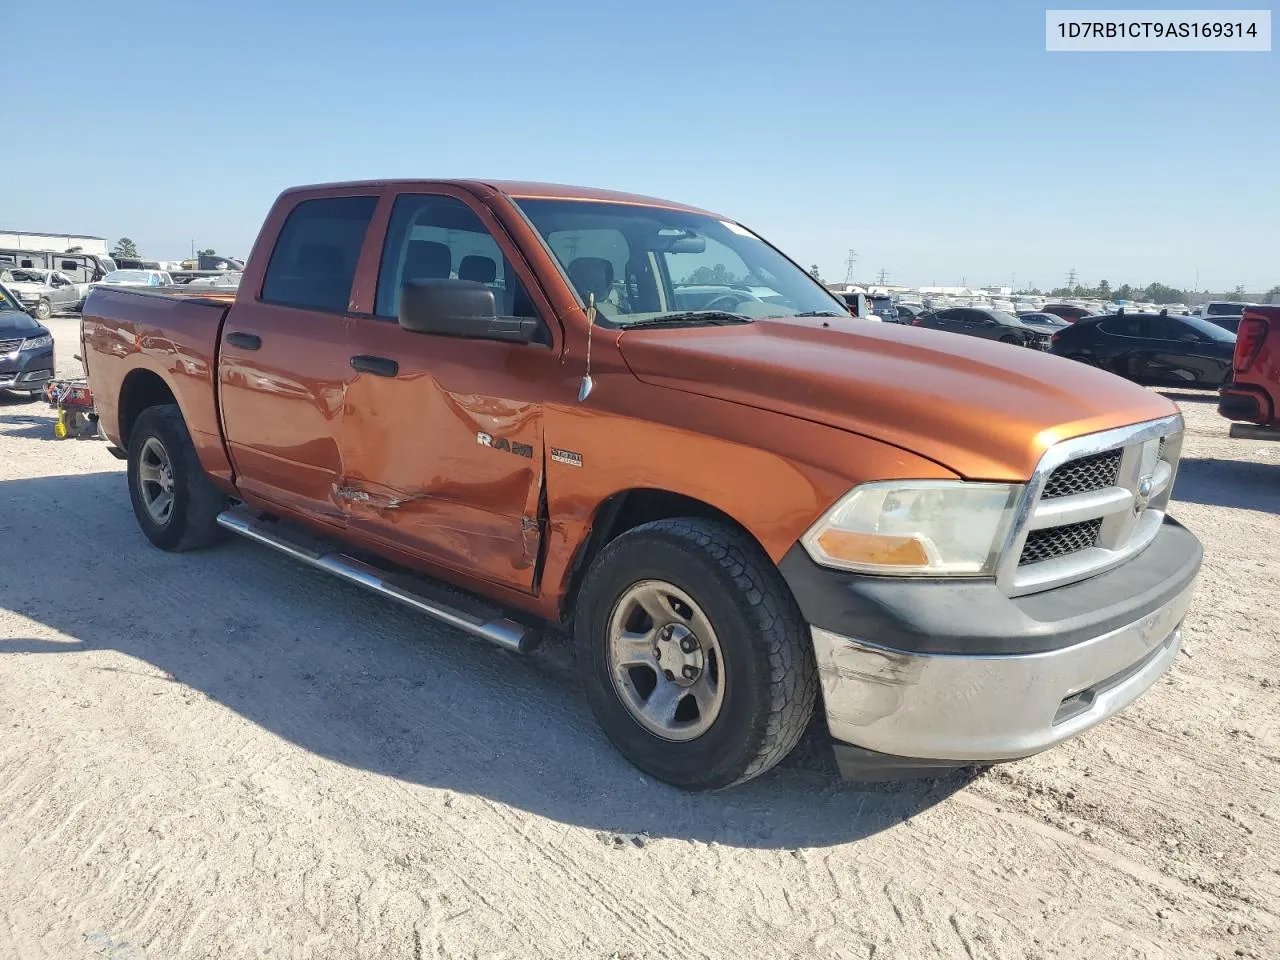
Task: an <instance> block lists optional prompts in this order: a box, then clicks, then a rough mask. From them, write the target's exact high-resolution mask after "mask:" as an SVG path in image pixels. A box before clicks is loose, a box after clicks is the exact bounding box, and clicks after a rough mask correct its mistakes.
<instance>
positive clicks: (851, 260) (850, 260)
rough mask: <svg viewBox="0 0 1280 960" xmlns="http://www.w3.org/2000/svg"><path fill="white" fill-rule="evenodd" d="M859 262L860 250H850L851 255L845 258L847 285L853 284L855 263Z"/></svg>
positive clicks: (845, 279)
mask: <svg viewBox="0 0 1280 960" xmlns="http://www.w3.org/2000/svg"><path fill="white" fill-rule="evenodd" d="M857 262H858V251H857V250H850V251H849V256H847V257H845V260H844V282H845V286H848V287H851V286H853V265H854V264H855V263H857Z"/></svg>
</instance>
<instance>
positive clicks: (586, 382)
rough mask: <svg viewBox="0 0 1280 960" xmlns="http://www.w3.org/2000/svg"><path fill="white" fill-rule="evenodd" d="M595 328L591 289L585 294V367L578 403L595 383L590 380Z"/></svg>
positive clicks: (594, 309) (594, 303)
mask: <svg viewBox="0 0 1280 960" xmlns="http://www.w3.org/2000/svg"><path fill="white" fill-rule="evenodd" d="M595 328H596V295H595V293H594V291H593V292H591V293H588V294H587V368H586V371H585V372H584V373H583V374H582V384H581V385H580V386H579V387H578V402H579V403H581V402H582V401H583V400H585V399H587V397H589V396H591V388H592V387H594V386H595V384H594V383H592V382H591V331H593V330H594V329H595Z"/></svg>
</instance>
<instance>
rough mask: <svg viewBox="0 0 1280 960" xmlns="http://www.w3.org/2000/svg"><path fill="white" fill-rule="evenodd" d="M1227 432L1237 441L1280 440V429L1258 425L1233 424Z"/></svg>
mask: <svg viewBox="0 0 1280 960" xmlns="http://www.w3.org/2000/svg"><path fill="white" fill-rule="evenodd" d="M1227 432H1228V434H1229V435H1230V436H1231V437H1233V438H1234V439H1236V440H1280V428H1276V427H1272V426H1265V427H1264V426H1262V425H1261V424H1257V423H1233V424H1232V425H1231V429H1230V430H1229V431H1227Z"/></svg>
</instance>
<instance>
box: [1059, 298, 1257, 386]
mask: <svg viewBox="0 0 1280 960" xmlns="http://www.w3.org/2000/svg"><path fill="white" fill-rule="evenodd" d="M1235 350H1236V336H1235V334H1234V333H1231V332H1230V331H1228V330H1223V329H1222V327H1219V326H1218V325H1217V324H1213V323H1209V322H1207V321H1205V320H1201V319H1200V318H1199V317H1171V316H1166V315H1164V314H1158V313H1118V314H1111V315H1109V316H1104V317H1086V318H1085V319H1083V320H1077V321H1076V322H1075V323H1073V324H1072V325H1071V326H1070V327H1067V328H1066V329H1065V330H1059V331H1057V332H1056V333H1055V334H1054V336H1053V345H1052V347H1051V351H1050V352H1052V353H1054V354H1055V355H1057V356H1060V357H1067V358H1069V359H1071V360H1079V361H1081V362H1082V363H1088V364H1090V365H1092V366H1095V367H1101V368H1102V369H1103V370H1108V371H1110V372H1111V373H1114V374H1117V375H1119V376H1121V377H1124V378H1125V379H1126V380H1132V381H1134V382H1135V383H1141V384H1146V385H1149V386H1155V387H1203V388H1214V389H1216V388H1217V387H1220V386H1221V385H1222V384H1223V383H1224V382H1225V381H1226V380H1228V379H1230V377H1231V361H1232V358H1233V356H1234V355H1235Z"/></svg>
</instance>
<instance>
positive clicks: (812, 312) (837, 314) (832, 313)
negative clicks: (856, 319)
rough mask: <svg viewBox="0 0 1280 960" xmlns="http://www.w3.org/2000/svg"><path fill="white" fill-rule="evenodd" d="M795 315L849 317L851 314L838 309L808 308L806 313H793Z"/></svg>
mask: <svg viewBox="0 0 1280 960" xmlns="http://www.w3.org/2000/svg"><path fill="white" fill-rule="evenodd" d="M792 316H793V317H847V316H849V314H847V313H840V312H839V311H837V310H806V311H805V312H804V313H793V314H792Z"/></svg>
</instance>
